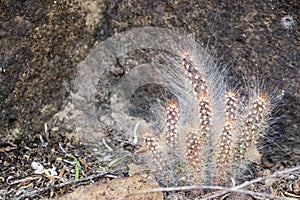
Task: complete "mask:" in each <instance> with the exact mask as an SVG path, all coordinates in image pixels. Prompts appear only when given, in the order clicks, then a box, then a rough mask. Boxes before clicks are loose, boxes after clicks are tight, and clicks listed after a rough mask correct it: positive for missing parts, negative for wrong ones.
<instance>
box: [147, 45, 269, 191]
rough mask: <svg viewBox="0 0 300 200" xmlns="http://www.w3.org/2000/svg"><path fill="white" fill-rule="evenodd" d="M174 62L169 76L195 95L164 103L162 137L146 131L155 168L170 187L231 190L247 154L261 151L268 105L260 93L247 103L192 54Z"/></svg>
mask: <svg viewBox="0 0 300 200" xmlns="http://www.w3.org/2000/svg"><path fill="white" fill-rule="evenodd" d="M170 60H171V65H172V68H173V69H174V71H173V72H168V73H177V75H178V74H179V75H181V76H183V77H184V79H185V80H186V81H187V83H189V84H190V90H187V91H185V92H186V95H182V96H181V97H180V98H178V97H176V95H175V97H174V98H173V99H171V100H169V101H167V103H165V105H164V107H165V116H164V117H163V118H164V125H163V129H162V130H161V131H157V130H152V129H151V128H148V129H147V130H144V132H143V140H144V145H145V146H146V148H147V152H146V154H147V158H148V161H149V163H152V166H151V168H152V169H155V170H154V173H155V174H156V177H157V178H158V180H159V182H161V183H162V184H163V185H165V186H179V185H191V184H214V185H226V184H227V183H228V182H229V180H230V178H231V177H233V178H237V176H238V175H240V173H241V172H242V170H243V167H244V166H245V163H246V162H247V157H248V154H250V153H251V151H255V150H256V143H257V141H258V140H259V137H260V135H261V134H263V133H264V131H265V129H266V126H267V123H268V117H269V115H270V112H271V106H270V102H269V99H268V98H267V96H266V94H264V93H262V92H261V91H260V90H259V89H256V91H253V92H252V93H251V94H250V95H249V98H248V100H246V98H241V97H240V95H239V93H238V92H237V91H235V90H233V89H231V88H226V84H225V81H224V79H223V77H222V75H221V74H220V73H218V72H216V71H213V70H211V69H207V67H208V66H203V63H201V62H198V61H197V59H196V56H194V55H193V52H191V53H190V52H188V51H185V52H183V53H181V54H180V56H179V57H178V58H175V59H174V58H172V59H170ZM216 76H218V78H217V79H216ZM166 77H168V76H166ZM215 81H218V83H216V82H215ZM174 88H177V89H178V88H179V87H177V86H175V87H174ZM174 88H173V90H174ZM182 97H186V98H192V100H191V99H187V100H188V101H191V102H193V103H186V102H185V101H186V99H184V98H182ZM187 107H189V108H188V111H186V109H187ZM182 113H183V114H182Z"/></svg>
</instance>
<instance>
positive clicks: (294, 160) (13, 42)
mask: <svg viewBox="0 0 300 200" xmlns="http://www.w3.org/2000/svg"><path fill="white" fill-rule="evenodd" d="M299 13H300V4H299V3H298V2H297V0H290V1H273V0H270V1H257V2H255V3H253V1H247V0H245V1H243V0H241V1H232V2H231V3H228V2H227V1H226V2H220V1H191V0H189V1H185V0H183V1H176V0H174V1H150V2H145V1H142V0H141V1H138V0H126V1H123V0H115V1H111V0H103V1H101V0H83V1H80V0H73V1H65V0H63V1H49V0H46V1H37V0H28V1H15V0H1V3H0V22H1V29H0V47H1V48H0V50H1V51H0V88H1V89H0V110H1V113H0V166H1V167H0V199H1V198H3V199H41V198H42V197H45V198H54V197H60V196H64V195H65V194H67V193H69V192H71V191H73V190H74V189H75V188H76V187H78V186H80V185H88V184H90V183H95V182H97V184H100V185H101V184H103V185H105V186H106V187H107V188H110V189H111V190H114V187H115V186H112V185H113V184H120V185H121V183H122V182H124V181H122V180H123V179H121V181H120V182H119V183H118V182H117V183H110V182H109V180H111V179H114V180H116V179H115V178H125V177H128V176H130V177H131V175H130V173H131V172H132V170H134V169H133V168H134V167H133V165H130V164H133V162H134V160H133V159H125V161H124V160H122V159H120V160H118V158H121V157H122V155H124V154H125V153H127V154H128V153H129V154H130V153H131V154H132V153H133V152H134V151H135V150H136V149H135V147H134V146H132V145H131V144H127V143H124V142H122V141H123V140H122V138H121V137H120V138H118V137H116V133H115V132H114V131H115V130H113V129H108V130H106V132H105V133H102V134H104V135H105V136H107V141H108V143H109V144H108V146H112V147H119V148H120V151H119V152H118V153H115V154H114V156H115V157H111V156H109V155H107V154H106V153H105V152H97V148H98V146H97V145H93V144H91V143H88V144H87V143H86V141H82V140H81V139H80V138H79V137H78V135H76V133H74V129H73V127H69V126H66V125H65V122H64V120H66V118H67V117H66V116H67V114H68V113H67V114H66V116H64V118H63V119H62V118H60V117H58V115H55V114H57V113H59V112H61V111H63V110H65V108H66V107H67V106H68V105H69V104H68V103H69V102H70V94H71V91H72V84H73V83H74V78H75V76H76V73H77V71H78V70H79V69H78V68H79V67H78V66H79V63H80V62H82V61H83V60H84V59H85V58H86V56H87V55H88V54H89V52H90V51H91V50H92V49H93V48H94V47H95V46H96V45H97V44H99V43H100V42H102V41H104V40H106V39H107V38H109V37H111V36H113V35H114V34H116V33H120V32H123V31H128V30H130V29H132V28H137V27H160V28H169V29H172V30H176V31H184V32H188V33H191V34H193V35H194V37H195V39H196V41H197V42H198V43H199V44H201V45H203V46H204V47H206V46H207V48H208V51H209V52H211V54H212V56H213V57H214V58H215V59H216V61H217V62H218V63H219V66H220V67H222V66H230V68H231V71H230V73H229V79H230V81H231V82H233V83H234V84H235V85H238V86H241V85H243V84H244V80H243V77H250V78H251V79H252V78H253V79H261V80H264V82H265V83H267V84H266V90H267V91H270V93H272V94H274V96H279V98H277V100H276V104H277V105H278V106H276V109H275V112H274V113H273V116H274V119H275V121H276V123H274V125H273V126H272V129H273V131H272V133H270V135H268V136H267V137H266V140H265V141H264V144H263V148H262V150H261V153H262V156H263V157H262V162H261V164H260V165H259V166H253V170H249V171H251V173H253V174H251V179H253V178H256V177H263V176H268V177H269V178H266V179H264V181H261V182H259V181H258V182H255V183H253V185H250V186H248V187H246V188H247V189H249V190H251V191H256V192H263V193H266V194H273V195H277V196H288V197H294V198H295V199H297V198H300V197H299V195H300V192H299V191H300V190H299V179H300V170H299V169H298V170H295V171H288V172H286V173H285V174H284V176H283V175H282V176H280V178H279V177H277V176H276V177H274V176H271V174H273V172H278V171H279V170H285V169H288V168H292V167H297V166H299V165H300V131H299V127H300V92H299V91H300V76H299V75H300V74H299V72H300V66H299V63H300V22H299V21H300V16H299ZM136 57H137V59H141V58H139V55H136ZM102 91H110V88H109V85H108V86H106V88H102ZM45 124H46V125H45ZM89 142H90V140H89ZM91 149H92V152H91ZM116 159H117V162H116ZM113 161H115V162H116V164H113V163H112V162H113ZM39 164H40V165H39ZM41 165H42V166H43V167H44V168H43V167H41ZM35 166H39V167H40V168H34V167H35ZM129 166H131V167H129ZM54 167H55V169H54V170H52V171H56V172H58V174H55V176H59V177H63V178H64V179H65V180H67V181H66V182H61V181H60V179H59V178H57V177H56V178H55V177H54V174H49V173H50V172H52V171H51V169H53V168H54ZM101 167H102V168H101ZM44 169H45V170H44ZM35 170H40V171H39V173H38V172H37V171H36V172H35ZM78 170H79V171H78ZM280 175H281V174H280ZM77 176H79V177H77ZM77 178H78V179H79V180H77ZM137 179H138V180H139V181H138V182H143V183H145V184H144V185H142V186H141V187H138V186H137V187H136V188H135V190H134V189H133V190H131V189H128V191H129V193H130V192H135V191H139V190H142V189H141V188H144V189H151V188H157V183H153V182H152V181H149V182H148V180H146V179H145V178H144V177H140V176H138V177H137ZM125 180H126V178H125ZM131 181H132V184H136V179H134V178H129V179H128V182H131ZM125 182H126V181H125ZM97 184H96V188H97ZM109 184H111V185H109ZM129 185H130V184H129ZM290 186H291V187H290ZM89 187H95V186H93V185H92V186H89ZM89 187H87V188H89ZM124 187H125V186H124ZM126 187H128V188H131V187H132V185H131V186H126ZM81 190H82V189H81ZM87 190H89V191H94V190H96V189H95V188H89V189H87ZM107 190H109V189H107ZM81 192H82V191H81ZM78 193H80V190H79V191H77V193H75V194H78ZM87 193H89V192H87ZM120 193H122V194H124V193H126V192H124V191H120ZM73 194H74V193H73ZM91 195H93V194H91ZM97 195H98V196H97ZM105 195H107V198H108V199H113V197H110V196H109V194H104V196H105ZM164 195H165V193H164ZM101 196H103V193H102V194H100V193H98V194H94V196H91V197H90V198H94V199H96V198H100V197H101ZM254 196H255V195H254ZM72 198H73V199H76V196H75V197H74V196H73V197H72V196H67V197H66V199H72ZM116 198H117V197H116ZM145 198H146V197H145ZM149 198H150V199H151V198H155V199H160V198H162V197H161V196H160V193H157V196H156V197H149ZM169 198H170V199H172V197H171V195H169ZM177 198H178V199H184V194H183V193H180V194H178V196H177ZM229 198H230V197H229ZM231 198H232V199H234V197H231ZM255 198H258V197H256V196H255ZM103 199H104V197H103ZM137 199H138V198H137ZM245 199H249V196H248V198H247V197H245ZM265 199H266V198H265Z"/></svg>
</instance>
